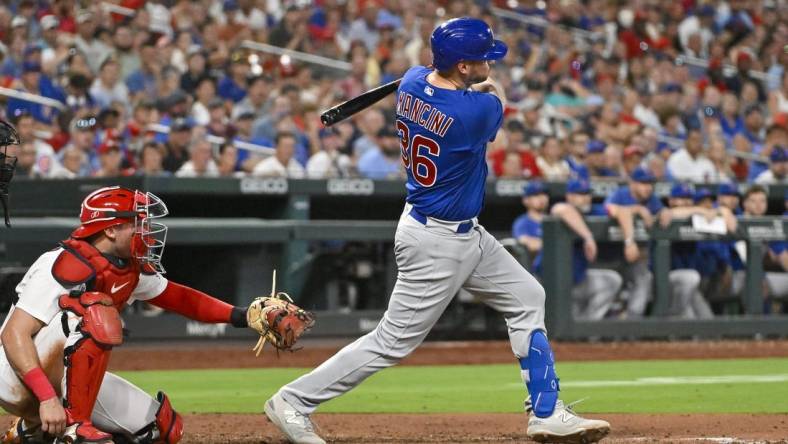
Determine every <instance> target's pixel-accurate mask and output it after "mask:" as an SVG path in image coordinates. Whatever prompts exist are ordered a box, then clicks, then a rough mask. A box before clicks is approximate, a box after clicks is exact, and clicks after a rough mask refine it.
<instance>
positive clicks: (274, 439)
mask: <svg viewBox="0 0 788 444" xmlns="http://www.w3.org/2000/svg"><path fill="white" fill-rule="evenodd" d="M598 416H599V417H602V418H604V419H606V420H608V421H610V423H611V424H612V425H613V432H612V433H611V435H610V436H609V437H608V438H606V439H604V440H603V441H602V442H603V443H630V442H631V443H634V442H639V443H673V442H677V443H687V442H691V443H706V442H708V443H712V442H714V443H718V444H719V443H722V442H728V443H733V442H752V441H756V440H757V441H759V442H764V441H767V442H788V441H785V439H786V434H788V417H786V416H784V415H619V414H616V415H612V414H611V415H598ZM186 421H187V424H189V426H188V429H189V435H188V439H187V441H188V442H190V443H200V444H203V443H204V444H208V443H217V444H218V443H234V444H238V443H249V444H251V443H284V442H286V441H284V439H283V438H282V437H281V435H280V433H279V431H278V430H277V429H276V428H275V427H274V426H273V425H271V424H270V423H269V422H268V421H266V420H265V417H264V416H263V415H257V416H255V415H190V416H189V417H188V418H186ZM315 422H316V423H317V425H318V427H319V428H320V433H321V434H322V435H323V437H324V438H325V439H326V440H327V441H329V442H343V443H421V442H424V443H432V442H442V443H449V442H450V443H465V442H505V443H511V442H528V441H529V440H528V438H527V437H526V435H525V416H524V415H518V414H495V415H473V414H459V415H458V414H452V415H449V414H432V415H419V414H396V415H381V414H376V415H365V414H358V415H350V414H342V415H339V414H323V415H321V414H316V415H315ZM745 424H746V426H745ZM748 430H751V431H748ZM218 431H221V432H219V433H217V432H218ZM230 431H232V432H230ZM726 437H727V438H730V440H723V439H721V438H726ZM734 439H735V440H734ZM781 440H783V441H781Z"/></svg>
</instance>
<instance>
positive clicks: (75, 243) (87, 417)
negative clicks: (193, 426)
mask: <svg viewBox="0 0 788 444" xmlns="http://www.w3.org/2000/svg"><path fill="white" fill-rule="evenodd" d="M166 215H167V208H166V206H165V205H164V203H163V202H162V201H161V200H160V199H159V198H158V197H156V196H155V195H153V194H151V193H145V192H141V191H135V190H129V189H125V188H120V187H107V188H101V189H99V190H97V191H95V192H93V193H91V194H90V195H89V196H87V197H86V198H85V200H84V201H83V203H82V211H81V214H80V221H81V225H80V226H79V227H78V228H77V229H75V230H74V231H73V232H72V234H71V237H70V238H69V239H67V240H65V241H63V242H61V244H60V246H59V247H58V248H55V249H54V250H52V251H49V252H46V253H44V254H43V255H41V256H40V257H39V258H38V260H36V262H35V263H34V264H33V265H32V266H31V267H30V269H29V270H28V271H27V273H26V274H25V276H24V278H23V279H22V281H21V282H20V283H19V285H18V286H17V288H16V291H17V293H18V295H19V299H18V301H17V303H16V304H15V306H14V307H13V308H12V309H11V311H10V313H9V315H8V316H7V317H6V320H5V322H4V324H3V327H2V333H1V334H0V337H1V338H2V344H1V348H0V407H2V408H3V409H4V410H5V411H7V412H9V413H11V414H14V415H17V416H18V417H19V419H18V420H17V421H16V423H15V424H14V426H13V427H12V428H11V429H10V430H9V431H8V432H7V433H6V434H5V436H3V437H2V438H0V442H2V443H44V442H46V443H51V442H52V441H53V439H54V440H55V442H57V443H61V442H65V443H73V444H76V443H83V442H90V443H113V442H115V443H133V444H175V443H177V442H178V441H180V440H181V437H182V435H183V421H182V419H181V417H180V415H178V414H177V413H176V412H175V410H173V408H172V405H171V404H170V401H169V399H168V398H167V396H166V395H165V394H164V393H163V392H159V393H158V395H157V397H156V398H155V399H154V398H152V397H150V396H149V395H148V394H147V393H145V392H143V391H142V390H140V389H139V388H137V387H135V386H134V385H132V384H131V383H129V382H127V381H125V380H124V379H122V378H120V377H118V376H116V375H113V374H111V373H106V369H107V364H108V362H109V356H110V352H111V350H112V348H113V347H115V346H118V345H120V344H121V343H122V341H123V334H122V324H121V320H120V315H119V312H120V311H121V310H122V309H123V307H124V306H125V305H127V304H129V303H131V302H133V301H134V300H142V301H148V302H149V303H151V304H153V305H156V306H158V307H161V308H164V309H166V310H170V311H174V312H177V313H180V314H182V315H184V316H186V317H188V318H191V319H195V320H198V321H202V322H210V323H231V324H233V325H234V326H236V327H247V326H249V327H251V328H254V329H255V330H257V331H258V332H260V333H263V334H265V335H270V334H271V333H272V331H276V330H277V329H278V327H277V326H276V325H273V324H271V325H269V323H268V322H267V321H264V322H261V318H264V317H266V315H269V314H273V313H276V312H277V310H278V309H277V308H276V307H274V305H277V302H278V301H279V299H277V298H258V299H257V300H255V302H253V303H252V305H251V306H250V307H248V308H247V307H233V306H232V305H230V304H227V303H225V302H222V301H220V300H218V299H215V298H213V297H211V296H209V295H207V294H205V293H202V292H200V291H198V290H195V289H192V288H189V287H186V286H184V285H180V284H177V283H175V282H172V281H169V280H167V279H166V278H165V277H164V276H163V275H162V273H163V271H164V270H163V268H162V267H161V255H162V253H163V249H164V241H165V238H166V233H167V227H166V226H165V225H164V224H162V223H160V222H157V220H158V219H159V218H161V217H164V216H166ZM266 305H268V306H266ZM284 311H287V310H284ZM301 315H302V318H304V319H305V320H306V321H307V322H305V323H304V325H305V326H308V325H311V324H310V322H309V321H310V320H309V319H308V318H309V317H308V316H306V317H305V316H303V313H302V314H301ZM275 317H276V318H277V319H278V320H279V321H281V322H285V323H290V321H287V320H286V319H290V317H289V313H283V315H282V316H281V317H280V316H278V315H277V316H275ZM299 323H300V321H299V320H298V319H296V320H295V321H293V323H290V325H289V328H290V330H291V331H292V332H293V333H295V336H293V337H292V338H290V340H293V341H294V340H295V339H297V338H298V336H299V335H300V333H302V332H303V329H301V330H300V331H299V328H298V327H299V325H298V324H299ZM272 342H276V338H274V341H272ZM275 345H277V344H276V343H275ZM286 345H290V344H286ZM285 348H286V347H285ZM61 398H62V401H61Z"/></svg>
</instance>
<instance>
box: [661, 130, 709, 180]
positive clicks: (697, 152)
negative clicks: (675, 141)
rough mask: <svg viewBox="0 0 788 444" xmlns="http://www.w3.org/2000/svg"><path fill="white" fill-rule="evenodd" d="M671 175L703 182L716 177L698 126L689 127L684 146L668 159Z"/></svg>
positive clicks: (677, 178) (678, 178)
mask: <svg viewBox="0 0 788 444" xmlns="http://www.w3.org/2000/svg"><path fill="white" fill-rule="evenodd" d="M668 171H670V175H671V177H673V178H674V179H676V180H679V181H685V182H695V183H703V182H709V181H711V180H713V179H714V178H715V177H716V168H715V167H714V164H713V163H712V162H711V161H710V160H709V159H708V158H707V157H706V154H705V153H704V147H703V134H702V133H701V130H700V128H690V130H689V132H688V133H687V140H686V142H685V144H684V148H682V149H680V150H678V151H676V152H675V153H673V154H672V155H671V156H670V159H668Z"/></svg>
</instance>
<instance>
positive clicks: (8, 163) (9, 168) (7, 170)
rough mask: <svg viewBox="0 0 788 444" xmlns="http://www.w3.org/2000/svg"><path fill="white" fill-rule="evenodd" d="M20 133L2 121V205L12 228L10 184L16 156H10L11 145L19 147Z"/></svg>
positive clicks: (4, 214) (0, 162)
mask: <svg viewBox="0 0 788 444" xmlns="http://www.w3.org/2000/svg"><path fill="white" fill-rule="evenodd" d="M21 142H22V141H21V140H20V139H19V133H17V132H16V129H15V128H14V127H13V126H11V124H9V123H8V122H6V121H3V120H0V203H2V205H3V216H4V217H5V226H6V227H10V226H11V215H10V214H9V209H8V184H9V183H11V179H12V178H13V177H14V168H16V156H9V155H8V146H9V145H19V144H20V143H21Z"/></svg>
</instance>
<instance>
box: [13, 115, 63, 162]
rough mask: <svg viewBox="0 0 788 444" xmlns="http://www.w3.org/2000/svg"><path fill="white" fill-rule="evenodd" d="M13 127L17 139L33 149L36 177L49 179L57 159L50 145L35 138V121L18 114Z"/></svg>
mask: <svg viewBox="0 0 788 444" xmlns="http://www.w3.org/2000/svg"><path fill="white" fill-rule="evenodd" d="M13 123H14V126H15V127H16V130H17V132H18V133H19V138H20V139H21V140H22V141H23V142H29V143H31V144H32V145H33V148H34V149H35V160H34V162H35V170H36V173H37V174H36V177H49V175H50V174H51V173H52V170H53V169H54V168H56V165H55V164H56V163H57V157H56V156H55V150H54V149H52V145H50V144H48V143H46V142H44V141H43V140H41V139H39V138H38V137H36V133H35V124H36V123H35V120H34V119H33V116H31V115H30V114H27V113H24V112H20V113H19V114H18V115H16V116H15V118H14V119H13Z"/></svg>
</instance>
